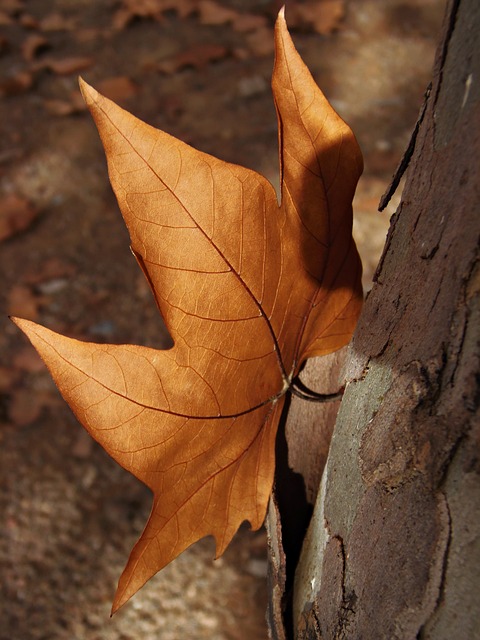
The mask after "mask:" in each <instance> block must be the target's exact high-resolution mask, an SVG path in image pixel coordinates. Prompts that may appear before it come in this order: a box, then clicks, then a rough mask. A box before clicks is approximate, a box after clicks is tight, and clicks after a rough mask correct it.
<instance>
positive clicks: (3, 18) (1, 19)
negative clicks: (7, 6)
mask: <svg viewBox="0 0 480 640" xmlns="http://www.w3.org/2000/svg"><path fill="white" fill-rule="evenodd" d="M12 22H13V20H12V18H11V16H9V15H8V13H7V12H6V11H0V27H8V26H9V25H11V24H12Z"/></svg>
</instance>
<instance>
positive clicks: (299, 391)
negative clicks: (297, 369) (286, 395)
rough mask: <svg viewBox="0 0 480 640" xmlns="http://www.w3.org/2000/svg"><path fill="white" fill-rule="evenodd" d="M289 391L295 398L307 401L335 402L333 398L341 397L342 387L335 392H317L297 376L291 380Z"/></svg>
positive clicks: (338, 398)
mask: <svg viewBox="0 0 480 640" xmlns="http://www.w3.org/2000/svg"><path fill="white" fill-rule="evenodd" d="M289 391H290V392H291V393H292V395H294V396H297V398H301V399H302V400H308V401H309V402H335V400H340V399H341V398H342V396H343V392H344V387H341V388H340V389H339V390H338V391H336V392H335V393H318V392H317V391H313V389H309V388H308V387H307V385H306V384H304V383H303V382H302V381H301V380H300V378H299V377H298V376H297V377H296V378H294V379H293V380H292V383H291V385H290V389H289Z"/></svg>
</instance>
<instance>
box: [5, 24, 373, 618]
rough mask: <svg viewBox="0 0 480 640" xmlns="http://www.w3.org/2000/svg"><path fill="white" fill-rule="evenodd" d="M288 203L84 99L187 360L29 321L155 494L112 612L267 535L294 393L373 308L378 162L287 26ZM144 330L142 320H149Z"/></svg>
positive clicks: (59, 379) (284, 163)
mask: <svg viewBox="0 0 480 640" xmlns="http://www.w3.org/2000/svg"><path fill="white" fill-rule="evenodd" d="M275 45H276V57H275V67H274V72H273V80H272V87H273V94H274V99H275V105H276V108H277V113H278V120H279V125H280V126H279V143H280V159H281V187H282V198H281V203H280V204H279V203H278V202H277V197H276V193H275V190H274V188H273V187H272V185H271V184H270V183H269V182H268V181H267V180H266V179H265V178H264V177H263V176H261V175H260V174H258V173H256V172H254V171H251V170H249V169H246V168H243V167H240V166H237V165H233V164H229V163H226V162H223V161H220V160H218V159H216V158H214V157H212V156H209V155H207V154H204V153H201V152H200V151H197V150H196V149H193V148H192V147H189V146H188V145H186V144H185V143H182V142H180V141H179V140H176V139H175V138H173V137H171V136H169V135H168V134H166V133H164V132H162V131H159V130H157V129H155V128H153V127H151V126H149V125H147V124H145V123H143V122H142V121H140V120H138V119H137V118H135V117H134V116H132V115H131V114H129V113H127V112H126V111H124V110H123V109H121V108H120V107H118V106H116V105H115V104H114V103H112V102H111V101H109V100H107V99H106V98H104V97H102V96H101V95H100V94H98V93H97V92H96V91H95V90H94V89H92V88H91V87H89V86H88V85H86V84H83V91H84V95H85V99H86V101H87V104H88V106H89V108H90V110H91V112H92V115H93V117H94V119H95V122H96V124H97V127H98V129H99V132H100V136H101V138H102V141H103V144H104V146H105V150H106V154H107V160H108V167H109V174H110V180H111V182H112V185H113V188H114V190H115V193H116V196H117V199H118V202H119V205H120V208H121V210H122V213H123V216H124V219H125V222H126V224H127V227H128V229H129V232H130V237H131V243H132V250H133V252H134V254H135V256H136V258H137V261H138V263H139V265H140V266H141V268H142V269H143V271H144V273H145V276H146V278H147V280H148V282H149V283H150V286H151V287H152V291H153V294H154V297H155V300H156V302H157V304H158V306H159V309H160V311H161V313H162V315H163V318H164V320H165V322H166V324H167V327H168V329H169V331H170V334H171V336H172V339H173V342H174V346H173V347H172V348H171V349H168V350H164V351H160V350H155V349H151V348H147V347H141V346H136V345H109V344H95V343H91V342H80V341H77V340H74V339H72V338H67V337H64V336H62V335H60V334H57V333H54V332H52V331H51V330H49V329H46V328H44V327H41V326H40V325H37V324H35V323H32V322H29V321H26V320H20V319H15V322H16V323H17V324H18V326H19V327H20V328H21V329H22V330H23V331H25V333H27V335H28V336H29V338H30V340H31V341H32V343H33V344H34V346H35V347H36V348H37V349H38V351H39V352H40V354H41V356H42V358H43V359H44V361H45V362H46V364H47V366H48V367H49V369H50V371H51V373H52V376H53V378H54V379H55V381H56V383H57V385H58V386H59V388H60V390H61V393H62V394H63V396H64V398H65V399H66V400H67V401H68V402H69V403H70V405H71V407H72V408H73V410H74V412H75V414H76V415H77V417H78V419H79V420H80V421H81V422H82V423H83V424H84V425H85V427H86V428H87V430H88V431H89V432H90V433H91V434H92V436H93V437H94V438H95V439H96V440H98V442H100V444H102V446H103V447H104V448H105V449H106V450H107V451H108V452H109V453H110V455H112V457H113V458H114V459H115V460H117V461H118V462H119V463H120V464H121V465H122V466H123V467H124V468H126V469H128V470H129V471H131V473H133V474H134V475H135V476H136V477H137V478H139V479H140V480H141V481H142V482H144V483H145V484H146V485H147V486H148V487H150V488H151V490H152V491H153V494H154V498H153V508H152V512H151V515H150V518H149V520H148V523H147V525H146V527H145V530H144V531H143V533H142V536H141V537H140V539H139V541H138V542H137V544H136V545H135V547H134V549H133V551H132V553H131V555H130V558H129V561H128V564H127V566H126V568H125V570H124V572H123V574H122V576H121V578H120V582H119V586H118V589H117V593H116V596H115V600H114V604H113V611H115V610H117V609H118V608H119V607H120V606H122V605H123V604H124V603H125V602H126V601H127V600H128V599H129V598H130V597H131V596H132V595H133V594H134V593H135V592H136V591H137V590H138V589H139V588H140V587H141V586H142V585H143V584H144V583H145V582H146V581H147V580H148V579H149V578H150V577H152V576H153V575H154V574H155V573H156V572H157V571H159V570H160V569H161V568H162V567H164V566H165V565H166V564H167V563H168V562H170V561H171V560H172V559H173V558H175V557H176V556H177V555H178V554H179V553H181V552H182V551H183V550H184V549H186V548H187V547H188V546H190V545H191V544H192V543H193V542H195V541H196V540H198V539H200V538H202V537H204V536H206V535H212V536H214V538H215V540H216V549H217V555H221V554H222V553H223V551H224V549H225V548H226V546H227V545H228V543H229V542H230V540H231V538H232V536H233V535H234V533H235V532H236V531H237V529H238V527H239V526H240V525H241V523H242V522H243V521H245V520H248V521H249V522H250V524H251V526H252V528H253V529H257V528H259V527H260V526H261V524H262V522H263V520H264V517H265V512H266V508H267V503H268V500H269V496H270V493H271V489H272V483H273V475H274V465H275V437H276V431H277V426H278V422H279V419H280V415H281V412H282V409H283V406H284V401H285V397H286V393H287V392H288V391H291V390H296V392H297V393H299V392H300V391H299V389H298V388H297V387H296V382H295V378H296V375H297V374H298V372H299V369H300V367H301V365H302V363H303V362H304V360H305V359H306V358H308V357H311V356H315V355H322V354H326V353H330V352H332V351H335V350H336V349H338V348H340V347H341V346H343V345H345V344H346V343H347V342H348V341H349V339H350V336H351V334H352V331H353V329H354V327H355V324H356V320H357V317H358V314H359V312H360V308H361V304H362V292H361V284H360V279H361V265H360V261H359V257H358V253H357V250H356V247H355V244H354V242H353V239H352V234H351V229H352V205H351V203H352V198H353V194H354V191H355V187H356V183H357V180H358V178H359V176H360V173H361V171H362V157H361V153H360V150H359V148H358V145H357V143H356V140H355V138H354V136H353V134H352V132H351V130H350V129H349V127H348V126H347V125H346V124H345V123H344V122H343V121H342V120H341V119H340V118H339V116H338V115H337V114H336V113H335V111H334V110H333V109H332V108H331V107H330V105H329V104H328V102H327V100H326V99H325V97H324V95H323V94H322V93H321V91H320V90H319V89H318V87H317V86H316V84H315V82H314V80H313V78H312V77H311V75H310V73H309V72H308V70H307V68H306V67H305V65H304V63H303V62H302V60H301V59H300V57H299V55H298V53H297V52H296V50H295V48H294V45H293V43H292V41H291V39H290V36H289V34H288V31H287V28H286V25H285V21H284V18H283V15H282V14H281V15H280V16H279V18H278V20H277V24H276V29H275ZM132 321H133V318H132Z"/></svg>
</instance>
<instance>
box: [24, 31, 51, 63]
mask: <svg viewBox="0 0 480 640" xmlns="http://www.w3.org/2000/svg"><path fill="white" fill-rule="evenodd" d="M48 46H49V45H48V40H47V39H46V38H44V37H43V36H41V35H39V34H38V33H31V34H30V35H29V36H27V37H26V38H25V40H24V41H23V42H22V55H23V57H24V59H25V60H26V61H27V62H31V61H32V60H33V59H34V58H35V57H36V55H37V54H38V52H39V51H40V50H45V49H46V48H47V47H48Z"/></svg>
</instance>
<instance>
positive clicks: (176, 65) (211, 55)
mask: <svg viewBox="0 0 480 640" xmlns="http://www.w3.org/2000/svg"><path fill="white" fill-rule="evenodd" d="M228 54H229V52H228V49H227V48H226V47H223V46H222V45H219V44H209V43H205V44H197V45H193V46H192V47H190V48H189V49H186V50H185V51H182V52H180V53H177V54H176V55H174V56H172V57H171V58H167V59H166V60H162V62H159V63H158V65H157V68H158V70H159V71H161V72H162V73H166V74H172V73H177V72H178V71H181V70H182V69H185V68H187V67H188V68H191V69H198V70H201V69H203V68H204V67H206V66H207V65H208V64H210V63H211V62H217V61H218V60H222V59H223V58H226V57H227V56H228Z"/></svg>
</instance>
